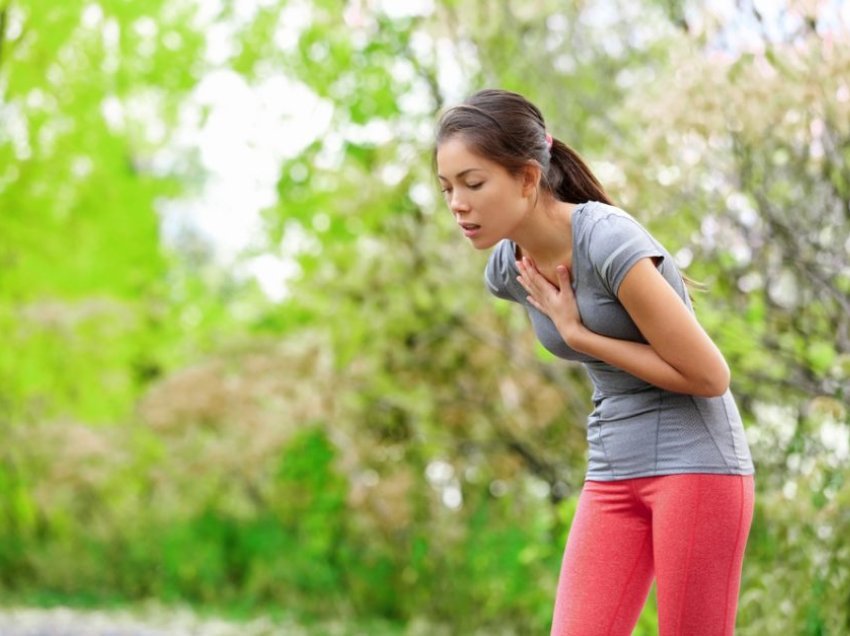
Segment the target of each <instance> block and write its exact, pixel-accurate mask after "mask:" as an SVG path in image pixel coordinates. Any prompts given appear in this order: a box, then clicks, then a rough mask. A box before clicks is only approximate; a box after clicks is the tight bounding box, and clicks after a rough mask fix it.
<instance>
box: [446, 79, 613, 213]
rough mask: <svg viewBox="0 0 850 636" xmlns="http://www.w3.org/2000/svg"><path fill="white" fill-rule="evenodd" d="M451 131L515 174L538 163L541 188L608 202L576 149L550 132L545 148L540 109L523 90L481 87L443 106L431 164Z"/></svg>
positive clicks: (568, 197)
mask: <svg viewBox="0 0 850 636" xmlns="http://www.w3.org/2000/svg"><path fill="white" fill-rule="evenodd" d="M455 136H458V137H461V138H462V139H463V141H464V143H466V144H467V146H468V147H469V149H470V150H471V151H472V152H474V153H475V154H478V155H480V156H482V157H485V158H487V159H489V160H491V161H495V162H496V163H498V164H499V165H501V166H502V167H503V168H505V169H506V170H507V171H508V172H509V173H510V174H512V175H514V176H517V175H519V174H520V173H521V172H522V170H523V168H525V167H526V166H527V165H528V164H529V162H532V161H533V162H535V163H537V164H539V165H540V167H541V169H542V171H543V178H542V179H541V184H540V185H541V187H542V188H544V189H546V190H548V191H549V192H551V193H552V195H553V196H554V197H555V198H556V199H558V200H560V201H566V202H568V203H583V202H585V201H590V200H593V201H601V202H603V203H608V204H611V203H612V201H611V200H610V198H609V197H608V195H607V194H606V193H605V190H604V189H603V187H602V185H601V184H600V183H599V181H598V180H597V178H596V177H595V176H594V175H593V173H592V172H591V171H590V168H588V167H587V164H585V162H584V160H582V158H581V157H580V156H579V154H578V153H577V152H576V151H575V150H573V149H572V148H570V147H569V146H568V145H567V144H565V143H563V142H562V141H559V140H557V139H554V137H553V138H552V141H551V148H550V146H549V142H548V140H547V131H546V123H545V122H544V121H543V115H542V114H541V113H540V109H538V108H537V106H535V105H534V104H532V103H531V102H529V101H528V100H527V99H525V98H524V97H523V96H522V95H519V94H517V93H512V92H510V91H505V90H499V89H485V90H482V91H478V92H477V93H475V94H473V95H471V96H470V97H469V98H467V99H466V100H465V101H464V102H462V103H461V104H458V105H457V106H453V107H451V108H449V109H448V110H447V111H445V112H444V113H443V115H442V117H440V121H439V124H438V126H437V140H436V144H435V148H434V165H435V166H436V157H437V147H439V145H440V144H441V143H443V142H444V141H447V140H448V139H451V138H452V137H455Z"/></svg>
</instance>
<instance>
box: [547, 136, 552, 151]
mask: <svg viewBox="0 0 850 636" xmlns="http://www.w3.org/2000/svg"><path fill="white" fill-rule="evenodd" d="M546 147H547V148H548V149H549V150H552V135H550V134H549V133H546Z"/></svg>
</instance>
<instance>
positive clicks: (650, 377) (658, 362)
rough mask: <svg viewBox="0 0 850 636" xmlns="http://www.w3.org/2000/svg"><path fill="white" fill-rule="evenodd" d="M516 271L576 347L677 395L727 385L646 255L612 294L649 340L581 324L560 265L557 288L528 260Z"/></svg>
mask: <svg viewBox="0 0 850 636" xmlns="http://www.w3.org/2000/svg"><path fill="white" fill-rule="evenodd" d="M520 272H521V274H522V275H521V276H520V277H519V280H520V282H521V283H522V284H523V286H524V287H525V289H526V291H528V292H529V294H530V296H529V301H530V302H531V303H532V304H533V305H534V306H535V307H537V308H538V309H540V310H541V311H543V312H545V313H546V314H547V315H549V317H550V318H552V322H553V323H554V324H555V327H556V328H557V329H558V332H559V333H560V334H561V337H562V338H563V339H564V341H565V342H566V343H567V344H568V345H569V346H570V347H571V348H573V349H575V350H576V351H580V352H582V353H586V354H587V355H590V356H593V357H594V358H597V359H599V360H602V361H604V362H607V363H608V364H610V365H613V366H615V367H618V368H620V369H622V370H624V371H627V372H628V373H631V374H632V375H634V376H636V377H639V378H641V379H642V380H645V381H647V382H649V383H650V384H653V385H655V386H658V387H661V388H663V389H667V390H669V391H675V392H677V393H688V394H691V395H699V396H704V397H713V396H718V395H722V394H723V393H725V391H726V389H727V388H728V387H729V367H728V366H727V365H726V361H725V360H724V358H723V355H722V354H721V353H720V351H719V350H718V349H717V347H716V346H715V344H714V343H713V342H712V340H711V338H709V336H708V335H707V334H706V333H705V331H704V330H703V328H702V326H700V324H699V322H698V321H697V319H696V317H695V316H694V315H693V314H692V313H691V312H690V311H689V310H688V308H687V307H686V305H685V303H684V302H683V301H682V299H681V298H680V297H679V295H678V294H677V293H676V291H675V290H674V289H673V288H672V287H671V286H670V284H669V283H668V282H667V281H666V280H665V279H664V277H663V276H661V274H660V272H659V271H658V270H657V269H656V268H655V266H654V265H653V263H652V261H651V259H649V258H643V259H641V260H639V261H638V262H637V263H636V264H635V265H634V266H633V267H632V268H631V269H630V270H629V272H628V273H627V274H626V276H625V278H624V279H623V282H622V284H621V285H620V288H619V291H618V294H617V296H618V299H619V300H620V302H621V303H622V304H623V307H625V309H626V311H627V312H628V313H629V316H631V318H632V320H633V321H634V323H635V325H637V327H638V329H639V330H640V332H641V334H643V337H644V338H645V339H646V340H647V342H648V344H643V343H639V342H632V341H629V340H619V339H617V338H611V337H608V336H603V335H600V334H598V333H595V332H593V331H591V330H589V329H588V328H587V327H585V326H584V325H583V324H582V323H581V319H580V317H579V314H578V308H577V307H576V304H575V297H574V296H573V293H572V288H571V287H570V285H569V277H568V275H567V274H566V270H565V269H562V270H559V277H560V278H561V280H560V289H558V288H557V287H555V286H554V285H552V284H551V283H549V281H547V280H546V279H545V278H544V277H543V276H542V275H541V274H540V273H539V272H538V271H537V269H536V268H535V267H534V264H533V263H532V262H531V261H526V262H523V263H520Z"/></svg>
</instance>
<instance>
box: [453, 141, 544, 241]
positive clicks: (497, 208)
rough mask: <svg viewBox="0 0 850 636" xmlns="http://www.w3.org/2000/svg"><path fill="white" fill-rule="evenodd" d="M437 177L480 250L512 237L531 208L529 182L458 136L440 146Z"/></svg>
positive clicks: (458, 220)
mask: <svg viewBox="0 0 850 636" xmlns="http://www.w3.org/2000/svg"><path fill="white" fill-rule="evenodd" d="M437 176H438V177H439V179H440V185H441V187H442V191H443V196H444V197H445V199H446V203H448V206H449V209H450V210H451V211H452V214H454V217H455V221H457V224H458V225H459V226H460V228H461V231H462V232H463V233H464V235H465V236H466V237H467V238H468V239H469V240H470V242H471V243H472V245H473V246H474V247H475V248H477V249H487V248H489V247H492V246H493V245H495V244H496V243H498V242H499V241H500V240H501V239H503V238H505V237H509V236H510V235H511V234H512V233H513V231H514V230H515V229H516V227H517V226H518V225H519V224H520V222H521V221H522V220H523V219H524V218H525V216H526V214H527V212H528V210H529V209H530V207H531V205H530V204H531V198H530V194H531V193H533V191H534V186H533V183H531V181H530V180H529V179H527V178H525V179H524V178H520V177H514V176H512V175H511V174H510V173H509V172H508V171H507V170H505V168H503V167H502V166H501V165H500V164H498V163H495V162H493V161H490V160H488V159H485V158H484V157H481V156H480V155H477V154H474V153H473V152H471V151H470V150H469V149H468V147H467V145H466V144H465V143H464V142H463V140H462V139H461V138H460V137H457V136H455V137H450V138H449V139H447V140H446V141H444V142H443V143H441V144H440V145H439V146H438V148H437Z"/></svg>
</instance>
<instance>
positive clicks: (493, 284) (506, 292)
mask: <svg viewBox="0 0 850 636" xmlns="http://www.w3.org/2000/svg"><path fill="white" fill-rule="evenodd" d="M509 252H510V246H509V245H508V243H507V242H506V241H501V242H500V243H499V244H498V245H497V246H496V247H495V248H494V249H493V251H492V252H491V253H490V258H488V259H487V266H486V267H485V268H484V284H485V285H486V286H487V289H488V290H489V291H490V293H491V294H493V295H494V296H496V297H497V298H501V299H502V300H512V301H514V302H517V299H516V298H514V296H513V294H512V293H511V291H510V289H511V288H510V280H511V276H512V275H513V270H512V269H511V264H510V262H509V260H508V259H509V258H512V257H513V255H510V254H509Z"/></svg>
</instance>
